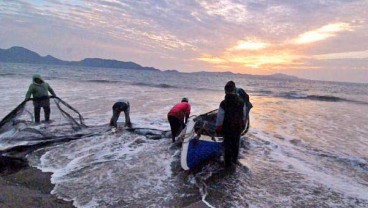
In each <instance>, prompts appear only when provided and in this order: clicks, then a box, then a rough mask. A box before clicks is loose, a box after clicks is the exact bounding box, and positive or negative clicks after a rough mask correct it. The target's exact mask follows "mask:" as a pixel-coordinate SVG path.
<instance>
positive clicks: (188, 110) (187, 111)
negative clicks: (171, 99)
mask: <svg viewBox="0 0 368 208" xmlns="http://www.w3.org/2000/svg"><path fill="white" fill-rule="evenodd" d="M190 110H191V107H190V104H189V103H188V107H187V110H186V112H185V124H186V123H187V122H188V119H189V115H190Z"/></svg>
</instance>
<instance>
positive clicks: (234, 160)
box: [231, 135, 240, 165]
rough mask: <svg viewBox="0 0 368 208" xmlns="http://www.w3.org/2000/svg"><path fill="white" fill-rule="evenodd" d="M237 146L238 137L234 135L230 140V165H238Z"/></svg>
mask: <svg viewBox="0 0 368 208" xmlns="http://www.w3.org/2000/svg"><path fill="white" fill-rule="evenodd" d="M239 144H240V135H234V137H233V138H232V150H231V152H232V157H231V159H232V161H231V162H232V163H233V164H234V165H236V164H237V163H238V158H239Z"/></svg>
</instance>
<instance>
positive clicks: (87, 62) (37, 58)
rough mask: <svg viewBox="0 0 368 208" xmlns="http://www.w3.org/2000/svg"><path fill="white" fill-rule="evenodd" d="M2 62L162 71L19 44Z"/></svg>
mask: <svg viewBox="0 0 368 208" xmlns="http://www.w3.org/2000/svg"><path fill="white" fill-rule="evenodd" d="M0 62H5V63H27V64H48V65H67V66H83V67H101V68H118V69H135V70H151V71H161V70H159V69H156V68H154V67H144V66H141V65H139V64H137V63H134V62H131V61H128V62H124V61H118V60H111V59H101V58H85V59H83V60H81V61H64V60H61V59H58V58H55V57H53V56H50V55H47V56H41V55H39V54H38V53H36V52H34V51H31V50H29V49H26V48H23V47H19V46H14V47H11V48H9V49H1V48H0ZM165 72H170V73H180V72H178V71H176V70H167V71H165ZM194 73H201V74H206V73H210V74H219V75H234V73H232V72H205V71H202V72H194ZM236 75H239V76H246V77H252V78H259V79H279V80H294V79H299V78H297V77H295V76H290V75H286V74H281V73H277V74H271V75H250V74H236Z"/></svg>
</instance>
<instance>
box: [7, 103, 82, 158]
mask: <svg viewBox="0 0 368 208" xmlns="http://www.w3.org/2000/svg"><path fill="white" fill-rule="evenodd" d="M50 109H51V116H50V122H45V121H43V120H44V112H43V109H41V122H40V123H38V124H37V123H35V122H34V108H33V101H32V100H30V101H24V102H22V103H21V104H19V105H18V106H17V107H16V108H15V109H14V110H13V111H11V112H10V113H9V114H8V115H7V116H6V117H5V118H4V119H3V120H2V121H1V122H0V151H3V150H7V149H10V148H12V147H16V146H27V145H34V144H38V143H44V142H49V141H55V140H60V139H65V138H67V137H75V136H77V135H78V132H80V131H81V130H83V129H84V127H86V125H85V124H84V121H83V117H82V115H81V114H80V113H79V112H78V111H77V110H75V109H74V108H73V107H72V106H70V105H69V104H67V103H66V102H65V101H63V100H61V99H60V98H57V97H56V98H50Z"/></svg>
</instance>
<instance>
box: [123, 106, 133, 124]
mask: <svg viewBox="0 0 368 208" xmlns="http://www.w3.org/2000/svg"><path fill="white" fill-rule="evenodd" d="M129 111H130V109H129V107H128V108H127V109H126V110H125V111H124V115H125V126H129V127H130V126H132V123H131V122H130V116H129Z"/></svg>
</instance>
